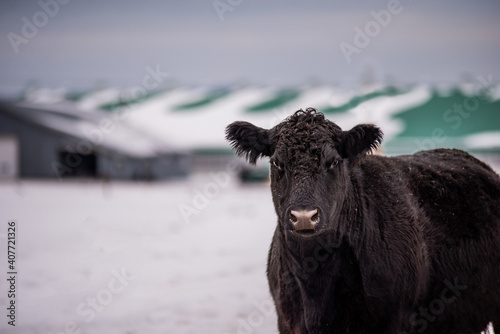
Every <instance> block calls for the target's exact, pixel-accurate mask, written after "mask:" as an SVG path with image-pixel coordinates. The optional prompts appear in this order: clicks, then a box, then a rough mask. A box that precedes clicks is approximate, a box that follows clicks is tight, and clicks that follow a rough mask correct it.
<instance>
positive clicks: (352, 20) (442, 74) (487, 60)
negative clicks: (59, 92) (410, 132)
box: [0, 0, 500, 90]
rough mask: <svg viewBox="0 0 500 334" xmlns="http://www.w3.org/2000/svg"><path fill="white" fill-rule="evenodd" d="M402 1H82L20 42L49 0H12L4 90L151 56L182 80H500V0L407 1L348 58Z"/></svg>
mask: <svg viewBox="0 0 500 334" xmlns="http://www.w3.org/2000/svg"><path fill="white" fill-rule="evenodd" d="M54 1H56V0H41V2H42V3H47V4H48V3H53V2H54ZM60 1H61V2H62V0H60ZM65 1H67V0H65ZM393 1H394V0H391V1H378V0H376V1H364V2H361V1H320V0H288V1H285V0H282V1H277V0H275V1H270V0H267V1H264V0H253V1H252V0H221V1H220V2H222V3H226V4H229V6H231V5H230V4H231V3H232V4H235V5H234V6H231V9H232V10H228V11H226V12H225V13H224V15H223V17H224V20H221V19H220V17H219V15H218V13H217V11H216V9H215V7H214V2H215V1H213V0H206V1H201V0H200V1H194V0H191V1H189V0H188V1H186V0H184V1H180V0H179V1H153V0H143V1H132V0H124V1H97V0H88V1H77V0H72V1H69V3H67V4H64V5H59V8H58V13H57V14H55V15H54V16H53V17H49V18H48V23H47V24H46V25H43V26H40V27H38V28H37V29H38V32H37V33H36V34H35V36H34V37H31V38H27V39H26V40H25V41H27V43H22V44H19V45H18V46H17V47H18V49H19V51H18V52H17V53H16V52H15V51H14V48H13V46H12V43H11V41H10V40H9V37H8V36H9V33H15V34H17V35H18V36H21V37H23V34H22V29H23V25H25V23H24V22H23V17H25V18H26V19H28V20H29V21H30V22H31V23H36V22H34V17H33V16H34V15H35V16H36V15H37V13H38V12H40V11H42V10H43V9H42V7H41V6H40V4H39V2H38V1H19V0H18V1H13V0H2V1H1V2H0V35H1V38H0V89H3V90H9V89H14V88H15V87H23V86H25V85H26V83H27V82H28V81H29V80H36V81H37V82H38V83H39V84H40V85H42V86H44V85H47V86H52V87H54V86H61V85H67V86H68V85H69V86H75V87H77V86H80V87H82V86H87V87H90V86H92V85H93V84H95V83H96V82H97V81H99V80H102V81H104V82H106V83H108V84H111V85H121V86H127V85H137V84H140V83H141V80H142V78H143V77H144V76H145V75H146V74H147V72H146V70H145V68H146V67H147V66H150V67H155V66H159V68H161V70H162V71H165V72H169V74H170V76H169V79H170V80H171V81H172V82H177V83H181V84H228V83H234V82H237V83H241V82H246V83H257V84H276V85H287V84H302V83H306V82H308V81H311V80H317V81H320V82H324V83H339V84H350V83H353V82H355V81H356V80H357V79H358V78H359V75H360V72H361V71H362V70H363V69H364V68H365V67H366V66H367V65H369V66H371V67H372V68H374V69H375V73H376V76H377V77H378V79H380V80H384V79H385V78H388V77H390V78H392V79H393V80H395V81H396V82H447V83H450V82H457V81H459V80H460V78H461V76H462V75H463V74H464V73H469V74H471V75H473V76H475V75H483V76H486V75H489V74H491V75H492V76H493V79H494V80H495V81H498V80H499V78H500V65H499V59H500V2H499V1H494V0H491V1H486V0H484V1H460V0H458V1H457V0H455V1H452V0H444V1H439V2H438V3H436V2H437V1H429V0H426V1H423V0H422V1H419V0H413V1H411V0H401V1H400V4H399V6H398V10H400V12H399V13H397V14H392V15H391V18H390V22H389V23H388V24H387V25H386V26H385V27H383V26H380V25H379V27H380V29H379V31H378V32H377V31H375V32H376V34H375V35H374V36H373V37H370V43H369V45H367V46H366V47H363V48H358V49H359V54H352V55H351V62H350V63H348V62H347V60H346V58H345V57H344V54H343V53H342V51H341V49H340V45H341V43H342V42H345V43H348V44H350V45H353V46H356V45H355V43H354V36H355V31H354V29H355V27H359V28H360V29H361V30H362V31H365V27H366V25H367V24H368V23H369V22H370V21H375V19H374V17H373V15H372V14H371V11H375V12H379V11H381V10H388V6H390V4H391V3H394V2H393ZM52 8H53V7H52ZM47 17H48V16H47ZM38 19H39V20H43V14H38ZM39 23H40V22H39ZM41 23H43V21H42V22H41ZM11 38H12V34H11ZM23 38H24V37H23Z"/></svg>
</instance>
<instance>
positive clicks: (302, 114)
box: [285, 108, 325, 123]
mask: <svg viewBox="0 0 500 334" xmlns="http://www.w3.org/2000/svg"><path fill="white" fill-rule="evenodd" d="M324 120H325V115H323V113H321V112H319V111H317V110H316V108H307V109H306V110H303V109H299V110H297V111H296V112H294V113H293V114H292V115H290V116H288V118H287V119H286V120H285V121H286V122H289V123H297V122H306V123H316V122H322V121H324Z"/></svg>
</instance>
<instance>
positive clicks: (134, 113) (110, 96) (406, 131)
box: [23, 84, 500, 155]
mask: <svg viewBox="0 0 500 334" xmlns="http://www.w3.org/2000/svg"><path fill="white" fill-rule="evenodd" d="M75 96H77V98H74V97H73V98H72V101H70V102H66V103H71V106H72V107H71V108H70V109H68V110H70V111H68V112H67V113H61V112H60V111H58V109H57V108H59V107H57V108H55V107H54V105H47V106H46V107H44V108H45V109H46V110H45V113H46V114H47V115H48V114H50V113H52V114H53V113H56V114H57V113H58V115H59V116H58V118H59V121H57V122H54V124H55V123H58V124H59V125H57V126H56V127H57V128H58V129H59V130H61V131H67V132H68V130H64V128H65V127H66V125H67V126H68V129H71V130H69V132H71V133H75V132H77V133H80V136H81V135H82V134H81V131H82V128H83V127H84V125H83V124H85V122H90V123H91V124H95V123H96V122H98V120H97V119H94V118H93V117H98V118H102V117H111V118H113V117H116V115H118V114H120V113H122V112H123V111H124V110H125V111H126V112H127V115H128V117H127V122H125V123H124V124H121V123H120V124H119V126H120V129H119V130H118V131H117V132H116V134H114V135H113V136H110V137H109V139H106V140H107V144H109V145H110V146H113V145H114V146H115V147H116V149H121V150H128V151H130V153H131V154H138V155H140V154H145V155H148V154H152V152H156V150H157V144H156V141H153V140H150V139H146V138H147V137H148V136H143V137H142V139H141V140H139V141H138V142H137V143H134V144H133V145H130V146H129V147H128V144H129V143H131V141H132V140H131V139H126V138H131V137H128V135H127V133H131V132H133V133H137V132H140V133H147V134H149V135H150V136H151V137H153V138H158V139H159V140H160V141H161V142H162V143H168V144H169V145H170V147H175V148H179V149H186V150H212V151H214V150H215V151H221V150H222V151H224V150H227V151H229V146H228V145H227V143H226V141H225V139H224V129H225V127H226V125H227V124H229V123H231V122H233V121H235V120H245V121H249V122H252V123H254V124H256V125H258V126H261V127H265V128H269V127H272V126H274V125H275V124H277V123H279V122H280V121H281V120H283V119H285V118H286V117H287V116H289V115H290V114H292V113H293V112H294V111H296V110H298V109H300V108H307V107H315V108H317V109H318V110H319V111H321V112H323V113H325V116H326V117H327V118H329V119H331V120H332V121H334V122H336V123H337V124H338V125H340V126H341V127H342V128H343V129H349V128H351V127H352V126H354V125H356V124H359V123H366V122H370V123H376V124H377V125H379V126H381V127H382V129H383V130H384V133H385V141H384V150H385V151H386V152H388V153H391V152H397V153H400V152H409V151H416V150H419V149H425V148H430V147H425V146H422V145H419V143H421V142H422V140H423V139H424V138H427V139H429V138H430V139H431V140H433V142H434V144H435V145H436V147H438V146H439V147H457V148H463V149H469V150H495V151H496V152H498V151H500V86H499V85H495V84H491V85H489V86H484V85H480V84H478V85H475V86H472V87H471V85H470V84H469V85H457V86H454V87H444V88H443V87H438V88H436V87H432V86H425V85H413V86H403V87H393V86H373V87H371V88H366V89H363V90H352V89H351V90H349V89H342V88H341V87H338V86H331V85H315V86H304V87H289V88H286V89H278V88H273V87H262V86H245V87H229V88H227V87H219V88H209V87H178V88H172V89H168V90H164V91H155V92H147V93H146V94H144V95H143V96H139V97H137V96H136V97H135V98H133V99H129V100H127V99H124V98H123V96H126V95H123V94H120V91H119V90H117V89H106V90H99V91H96V92H87V93H86V94H80V95H75ZM475 99H477V100H478V101H479V104H478V106H477V108H475V109H474V111H473V112H470V113H469V115H468V116H467V115H466V114H461V115H460V114H458V115H457V114H456V112H454V111H453V108H454V106H455V105H457V104H458V105H462V106H464V107H465V106H466V104H467V103H469V104H470V103H473V102H474V101H475ZM35 107H36V108H38V109H40V108H41V107H40V106H39V105H37V106H34V105H31V106H30V107H29V108H31V109H33V108H35ZM469 107H470V106H469ZM23 108H27V107H26V106H24V107H23ZM64 108H66V106H64ZM47 109H50V110H52V111H51V112H49V111H47ZM96 109H101V110H103V111H100V112H97V111H95V110H96ZM449 109H451V110H452V113H450V112H449V111H448V110H449ZM82 110H88V111H89V112H87V113H82ZM68 113H70V114H71V117H74V116H75V115H77V116H78V117H77V120H78V122H76V123H77V124H71V125H70V124H68V123H71V122H69V121H67V122H66V123H64V124H63V122H65V121H63V120H61V118H64V117H67V116H68ZM63 114H64V115H66V116H64V117H61V115H63ZM94 114H96V115H98V116H95V115H94ZM44 117H45V118H50V117H49V116H44ZM457 117H460V121H459V120H457ZM89 118H92V120H89ZM458 122H460V125H458ZM75 127H76V128H75ZM441 130H442V131H441ZM78 131H80V132H78ZM436 134H439V136H440V137H439V138H437V139H436V138H433V137H436ZM443 138H444V139H443ZM108 141H109V143H108ZM153 142H154V144H153ZM124 143H127V144H124ZM159 146H161V145H159Z"/></svg>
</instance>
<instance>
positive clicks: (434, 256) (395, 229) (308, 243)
mask: <svg viewBox="0 0 500 334" xmlns="http://www.w3.org/2000/svg"><path fill="white" fill-rule="evenodd" d="M227 138H228V139H229V140H230V141H231V143H232V145H233V147H234V148H235V150H236V152H237V153H238V154H240V155H245V156H246V157H247V159H248V160H249V161H250V162H252V163H255V161H256V159H257V158H259V157H262V156H268V157H270V159H271V191H272V195H273V202H274V206H275V209H276V213H277V216H278V225H277V227H276V231H275V235H274V238H273V241H272V244H271V249H270V251H269V259H268V280H269V286H270V289H271V294H272V296H273V298H274V302H275V305H276V310H277V313H278V327H279V331H280V333H294V334H306V333H311V334H312V333H316V334H317V333H391V334H396V333H479V332H481V331H482V330H484V329H485V328H486V326H487V324H488V322H493V323H494V325H495V329H496V330H497V332H498V333H500V328H499V326H500V178H499V176H498V175H497V174H495V173H494V172H493V171H492V170H491V168H489V167H488V166H487V165H486V164H484V163H482V162H480V161H479V160H477V159H475V158H474V157H472V156H471V155H469V154H467V153H465V152H463V151H459V150H447V149H438V150H432V151H423V152H419V153H416V154H414V155H407V156H398V157H382V156H375V155H370V154H367V153H369V152H370V151H371V150H373V149H374V148H376V147H377V146H378V145H379V144H380V142H381V140H382V132H381V131H380V129H378V128H377V127H375V126H373V125H358V126H356V127H354V128H353V129H352V130H350V131H342V130H341V129H340V128H339V127H338V126H337V125H336V124H334V123H332V122H330V121H328V120H326V119H325V118H324V116H323V115H322V114H321V113H318V112H316V111H315V110H314V109H311V108H309V109H307V110H306V111H302V110H299V111H298V112H296V113H295V114H294V115H292V116H291V117H289V118H288V119H287V120H286V121H284V122H282V123H281V124H279V125H277V126H275V127H274V128H272V129H270V130H265V129H262V128H258V127H255V126H253V125H251V124H249V123H246V122H235V123H233V124H231V125H229V126H228V128H227ZM353 162H356V163H353ZM299 209H309V210H312V209H318V211H319V217H320V220H319V223H318V225H317V227H316V231H315V232H314V233H308V234H302V233H298V232H295V231H294V230H293V227H292V224H291V222H290V210H299Z"/></svg>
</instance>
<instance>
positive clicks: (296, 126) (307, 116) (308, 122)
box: [280, 108, 342, 135]
mask: <svg viewBox="0 0 500 334" xmlns="http://www.w3.org/2000/svg"><path fill="white" fill-rule="evenodd" d="M280 128H281V130H284V131H285V132H287V133H288V134H291V133H290V130H291V131H293V132H294V133H295V134H297V131H301V132H302V131H309V130H312V134H313V133H314V132H315V130H316V129H317V130H321V129H325V130H327V131H328V132H330V134H331V135H335V134H336V135H341V133H342V129H341V128H340V127H339V126H338V125H337V124H335V123H333V122H331V121H330V120H328V119H326V118H325V115H324V114H323V113H321V112H319V111H317V110H316V109H315V108H307V109H306V110H303V109H299V110H297V111H296V112H295V113H293V115H291V116H289V117H288V118H287V119H286V120H285V121H284V122H283V123H282V124H281V127H280ZM286 128H288V130H286Z"/></svg>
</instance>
